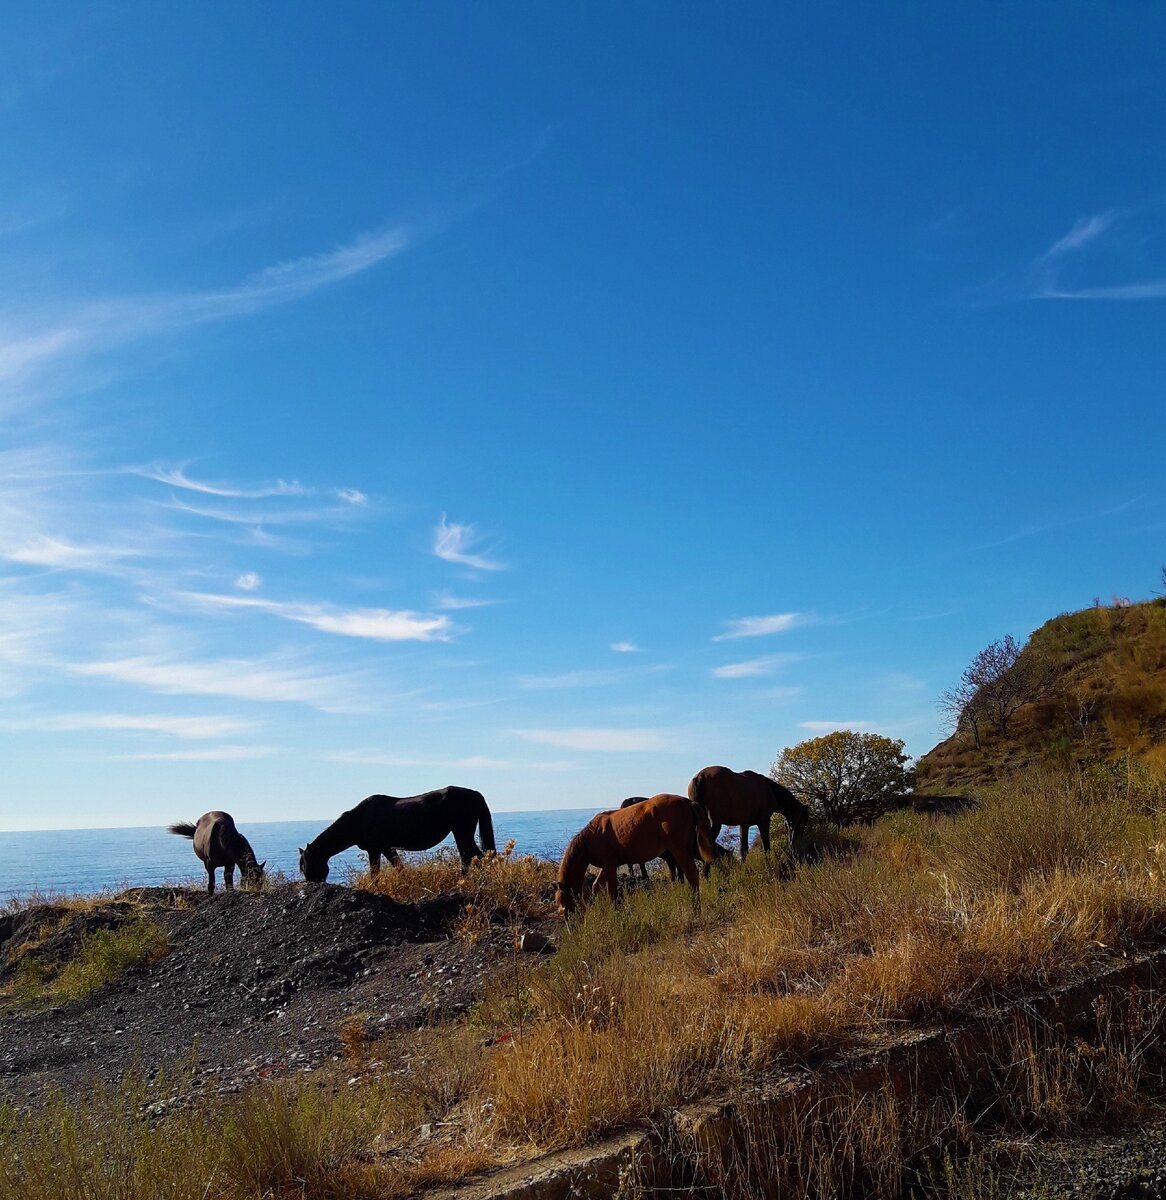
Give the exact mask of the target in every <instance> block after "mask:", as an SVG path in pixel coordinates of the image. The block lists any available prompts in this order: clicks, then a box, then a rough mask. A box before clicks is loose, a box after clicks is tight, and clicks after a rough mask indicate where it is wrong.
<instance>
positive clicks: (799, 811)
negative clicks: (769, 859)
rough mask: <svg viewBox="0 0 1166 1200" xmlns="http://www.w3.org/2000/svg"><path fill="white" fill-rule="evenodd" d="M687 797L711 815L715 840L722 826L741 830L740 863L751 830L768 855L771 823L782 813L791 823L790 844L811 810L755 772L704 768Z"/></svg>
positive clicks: (785, 790) (779, 786) (695, 778)
mask: <svg viewBox="0 0 1166 1200" xmlns="http://www.w3.org/2000/svg"><path fill="white" fill-rule="evenodd" d="M688 797H689V799H690V800H692V801H693V802H694V803H696V804H699V805H701V806H702V807H703V808H704V809H705V811H706V812H707V813H708V816H709V822H710V823H711V825H712V828H713V837H714V838H715V837H716V836H717V834H719V833H720V832H721V826H722V825H739V826H740V827H741V861H742V862H744V861H745V855H746V854H747V853H748V852H749V829H750V827H751V826H753V825H756V826H757V829H758V832H759V833H760V834H761V845H762V847H763V848H764V850H765V853H766V854H768V853H769V821H770V818H771V817H772V816H773V815H774V814H775V813H781V815H782V816H783V817H785V819H786V821H787V822H788V823H789V828H790V837H789V840H790V845H791V846H792V845H793V844H794V842H795V841H796V840H797V837H798V835H799V834H800V833H801V832H802V830H803V829H804V828H805V827H806V821H808V820H809V817H810V810H809V809H808V808H807V807H806V806H805V805H804V804H803V803H802V802H801V801H800V800H799V799H798V798H797V797H796V796H795V795H794V794H793V792H791V791H790V790H789V789H788V788H784V787H782V786H781V784H780V783H777V782H775V781H774V780H772V779H770V778H769V776H768V775H758V773H757V772H756V771H730V770H729V768H728V767H705V768H704V770H703V771H698V772H697V773H696V774H695V775H694V776H693V777H692V780H691V781H690V782H689V785H688Z"/></svg>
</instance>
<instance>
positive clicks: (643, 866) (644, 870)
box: [633, 863, 648, 883]
mask: <svg viewBox="0 0 1166 1200" xmlns="http://www.w3.org/2000/svg"><path fill="white" fill-rule="evenodd" d="M634 870H635V868H633V873H634ZM640 878H641V879H642V880H643V881H644V882H645V883H647V882H648V864H647V863H640Z"/></svg>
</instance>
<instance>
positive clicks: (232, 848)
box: [169, 812, 267, 896]
mask: <svg viewBox="0 0 1166 1200" xmlns="http://www.w3.org/2000/svg"><path fill="white" fill-rule="evenodd" d="M169 831H170V832H171V833H176V834H178V836H179V837H188V838H192V839H193V841H194V852H195V854H197V855H198V857H199V858H200V859H202V864H203V866H204V867H206V891H207V895H208V896H213V895H214V891H215V868H216V867H222V868H223V886H224V887H225V888H226V889H227V891H228V892H230V891H233V890H234V887H235V866H236V864H238V866H239V870H240V873H241V874H242V876H243V886H244V887H254V888H260V887H262V886H263V868H264V867H266V866H267V863H266V862H256V861H255V851H254V850H252V849H251V843H250V842H249V841H248V840H247V839H246V838H245V837H244V836H243V835H242V834H241V833H240V832H239V831H238V829H236V828H235V818H234V817H232V816H231V814H230V813H225V812H208V813H203V814H202V816H201V817H199V819H198V822H197V823H196V824H194V825H192V824H191V823H190V822H189V821H180V822H179V823H178V824H177V825H171V826H170V829H169Z"/></svg>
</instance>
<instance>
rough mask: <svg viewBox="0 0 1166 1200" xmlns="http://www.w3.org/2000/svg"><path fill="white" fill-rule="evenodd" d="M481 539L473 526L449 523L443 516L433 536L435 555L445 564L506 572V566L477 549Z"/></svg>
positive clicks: (443, 514)
mask: <svg viewBox="0 0 1166 1200" xmlns="http://www.w3.org/2000/svg"><path fill="white" fill-rule="evenodd" d="M480 541H481V537H480V535H479V534H478V531H477V529H476V528H475V527H474V526H473V525H459V524H457V523H456V522H452V521H447V520H446V518H445V513H442V514H441V524H440V525H438V527H437V530H436V531H435V533H434V536H433V553H434V554H436V555H437V557H438V558H440V559H444V561H445V562H449V563H457V564H458V565H459V566H463V567H473V568H474V570H476V571H505V570H506V564H505V563H503V562H499V561H498V560H497V559H494V558H489V557H487V556H486V555H485V554H483V553H480V552H479V550H478V549H477V547H478V544H479V542H480Z"/></svg>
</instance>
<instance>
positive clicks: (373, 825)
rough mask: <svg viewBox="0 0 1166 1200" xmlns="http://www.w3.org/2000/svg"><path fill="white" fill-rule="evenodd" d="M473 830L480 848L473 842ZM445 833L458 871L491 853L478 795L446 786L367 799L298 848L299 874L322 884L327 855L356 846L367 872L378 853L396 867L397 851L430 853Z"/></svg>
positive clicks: (490, 833)
mask: <svg viewBox="0 0 1166 1200" xmlns="http://www.w3.org/2000/svg"><path fill="white" fill-rule="evenodd" d="M475 827H477V829H478V833H479V835H480V836H481V839H482V849H479V848H478V845H477V843H476V842H475V841H474V829H475ZM450 833H452V834H453V840H454V841H455V842H456V843H457V849H458V853H459V854H460V855H461V858H462V866H463V867H468V866H469V865H470V862H471V861H472V860H473V859H475V858H478V857H479V856H480V855H481V854H482V851H483V850H493V849H494V823H493V821H492V820H491V819H490V810H489V808H487V807H486V799H485V797H484V796H483V795H482V793H481V792H475V791H473V790H472V789H471V788H464V787H445V788H441V789H439V790H438V791H436V792H423V793H422V794H421V795H420V796H369V797H368V798H367V799H364V800H362V801H361V802H360V803H359V804H358V805H357V806H356V807H355V808H350V809H349V810H348V811H347V812H346V813H341V814H340V816H338V817H337V818H336V820H335V821H333V822H332V824H331V825H329V826H328V828H327V829H325V830H324V832H323V833H321V834H320V836H319V837H316V838H313V839H312V840H311V841H310V842H309V843H308V844H307V845H306V846H304V847H303V848H302V849H301V850H300V871H301V872H302V873H303V876H304V878H305V879H307V880H308V881H309V882H310V883H323V882H324V880H325V879H327V878H328V860H329V859H330V858H331V857H332V855H333V854H339V853H340V851H341V850H347V849H348V847H349V846H359V847H360V848H361V849H362V850H363V851H364V852H365V853H366V854H367V855H368V869H369V871H370V872H371V873H372V874H373V875H375V874H376V873H377V872H378V871H379V870H380V867H381V856H382V855H383V856H384V857H385V858H387V859H388V860H389V862H390V864H391V865H393V866H397V865H398V864H399V863H400V861H401V860H400V858H399V857H398V856H397V851H398V850H429V849H431V848H432V847H434V846H436V845H437V843H438V842H440V841H441V840H442V839H443V838H445V837H446V836H448V835H449V834H450Z"/></svg>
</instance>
